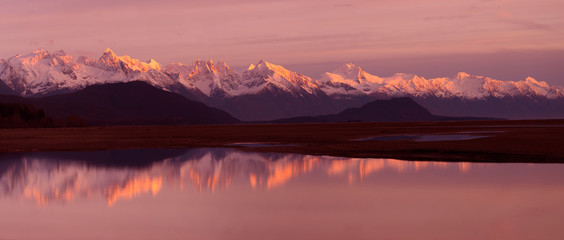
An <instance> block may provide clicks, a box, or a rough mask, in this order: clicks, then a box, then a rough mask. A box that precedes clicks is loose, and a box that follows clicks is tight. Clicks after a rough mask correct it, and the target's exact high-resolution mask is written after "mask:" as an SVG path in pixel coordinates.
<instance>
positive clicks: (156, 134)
mask: <svg viewBox="0 0 564 240" xmlns="http://www.w3.org/2000/svg"><path fill="white" fill-rule="evenodd" d="M429 136H430V137H429ZM445 136H448V137H451V138H452V137H454V138H456V137H457V136H469V137H466V138H468V139H464V137H462V139H455V140H452V139H451V140H448V139H447V140H445V139H444V138H445ZM423 137H425V139H427V140H425V141H423V140H421V141H419V140H420V139H422V138H423ZM418 139H419V140H418ZM429 139H431V140H430V141H428V140H429ZM437 139H438V140H437ZM563 143H564V120H494V121H453V122H384V123H361V122H355V123H319V124H246V125H245V124H241V125H186V126H112V127H82V128H35V129H30V128H22V129H1V130H0V160H1V159H2V155H3V154H2V153H15V152H52V151H101V150H120V149H143V148H234V149H238V150H242V151H250V152H279V153H296V154H307V155H328V156H339V157H358V158H395V159H401V160H420V161H451V162H524V163H564V147H563V145H562V144H563Z"/></svg>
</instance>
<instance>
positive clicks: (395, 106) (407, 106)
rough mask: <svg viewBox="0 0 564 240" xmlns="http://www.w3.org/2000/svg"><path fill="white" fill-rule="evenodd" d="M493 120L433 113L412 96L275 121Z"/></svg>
mask: <svg viewBox="0 0 564 240" xmlns="http://www.w3.org/2000/svg"><path fill="white" fill-rule="evenodd" d="M488 119H489V120H491V119H492V118H479V117H444V116H437V115H433V114H431V112H429V111H428V110H427V109H426V108H424V107H423V106H421V105H419V104H418V103H417V102H415V101H414V100H412V99H411V98H407V97H402V98H392V99H389V100H376V101H373V102H369V103H367V104H365V105H363V106H362V107H360V108H348V109H345V110H344V111H342V112H340V113H338V114H329V115H321V116H311V117H310V116H304V117H296V118H287V119H280V120H276V121H274V122H275V123H314V122H422V121H455V120H488Z"/></svg>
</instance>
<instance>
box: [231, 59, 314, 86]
mask: <svg viewBox="0 0 564 240" xmlns="http://www.w3.org/2000/svg"><path fill="white" fill-rule="evenodd" d="M242 76H243V81H244V84H245V85H246V86H247V88H249V89H256V90H260V89H263V88H264V87H269V86H276V87H278V88H280V89H283V90H285V91H287V92H290V93H296V92H299V91H302V90H303V91H306V92H308V93H314V92H316V90H319V87H318V86H317V85H316V84H315V82H314V81H313V80H312V79H311V78H310V77H308V76H305V75H303V74H299V73H296V72H292V71H290V70H288V69H286V68H284V67H282V66H280V65H276V64H272V63H269V62H267V61H264V60H260V61H259V62H258V63H257V64H256V65H251V67H249V69H248V70H246V71H244V72H243V75H242Z"/></svg>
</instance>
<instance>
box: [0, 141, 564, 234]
mask: <svg viewBox="0 0 564 240" xmlns="http://www.w3.org/2000/svg"><path fill="white" fill-rule="evenodd" d="M563 203H564V165H561V164H493V163H445V162H416V161H401V160H394V159H351V158H339V157H327V156H308V155H298V154H275V153H266V154H265V153H249V152H242V151H238V150H233V149H183V150H120V151H101V152H67V153H57V152H55V153H21V154H8V155H0V213H1V217H0V239H245V240H247V239H261V240H263V239H418V240H419V239H472V240H474V239H535V240H537V239H564V228H563V225H564V204H563Z"/></svg>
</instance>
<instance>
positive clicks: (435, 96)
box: [0, 49, 564, 121]
mask: <svg viewBox="0 0 564 240" xmlns="http://www.w3.org/2000/svg"><path fill="white" fill-rule="evenodd" d="M132 81H143V82H147V83H149V84H150V85H152V86H154V87H156V88H158V89H161V90H165V91H169V92H174V93H178V94H180V95H182V96H184V97H186V98H188V99H190V100H195V101H200V102H203V103H205V104H207V105H210V106H212V107H215V108H219V109H222V110H224V111H226V112H228V113H230V114H231V115H233V116H234V117H236V118H238V119H241V120H252V121H265V120H273V119H281V118H292V117H297V116H316V115H326V114H335V113H338V112H341V111H343V110H344V109H346V108H351V107H359V106H361V105H363V104H366V103H368V102H371V101H374V100H376V99H389V98H393V97H411V98H413V99H414V100H415V101H416V102H417V103H419V104H421V105H422V106H424V107H425V108H427V109H429V110H430V111H431V112H432V113H433V114H437V115H448V116H483V117H501V118H558V117H564V88H563V87H559V86H550V85H548V84H547V83H546V82H543V81H537V80H535V79H533V78H532V77H528V78H526V79H525V80H521V81H500V80H495V79H492V78H489V77H484V76H475V75H470V74H467V73H463V72H461V73H458V75H457V76H454V77H442V78H431V79H426V78H424V77H421V76H418V75H415V74H404V73H398V74H395V75H392V76H389V77H379V76H375V75H371V74H369V73H367V72H365V71H363V70H362V69H361V68H360V67H358V66H356V65H354V64H351V63H348V64H344V65H342V66H341V67H339V68H338V69H336V70H334V71H332V72H327V73H324V74H322V76H320V77H319V78H317V79H313V78H311V77H309V76H305V75H303V74H299V73H296V72H292V71H290V70H287V69H285V68H284V67H282V66H279V65H275V64H272V63H269V62H266V61H262V60H261V61H259V62H258V63H257V64H251V65H250V66H249V68H248V69H247V70H244V71H242V72H235V71H233V70H231V68H230V67H229V66H228V65H227V64H226V63H225V62H222V61H218V62H215V63H214V62H213V61H211V60H209V61H202V60H197V61H194V62H193V63H191V64H190V65H184V64H182V63H171V64H168V65H166V66H163V65H161V64H159V63H157V62H156V61H155V60H152V59H151V60H149V61H140V60H137V59H133V58H131V57H129V56H117V55H116V54H115V53H114V52H113V51H112V50H110V49H107V50H106V51H104V53H103V54H102V56H100V57H99V58H97V59H93V58H89V57H84V56H81V57H78V59H76V60H75V59H74V58H73V57H72V56H71V55H69V54H67V53H65V52H64V51H57V52H49V51H45V50H36V51H33V52H32V53H30V54H26V55H16V56H13V57H10V58H8V59H6V60H0V94H11V95H18V96H22V97H42V96H52V95H59V94H63V93H72V92H76V91H78V90H81V89H84V88H86V87H88V86H92V85H98V84H106V83H123V82H132Z"/></svg>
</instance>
